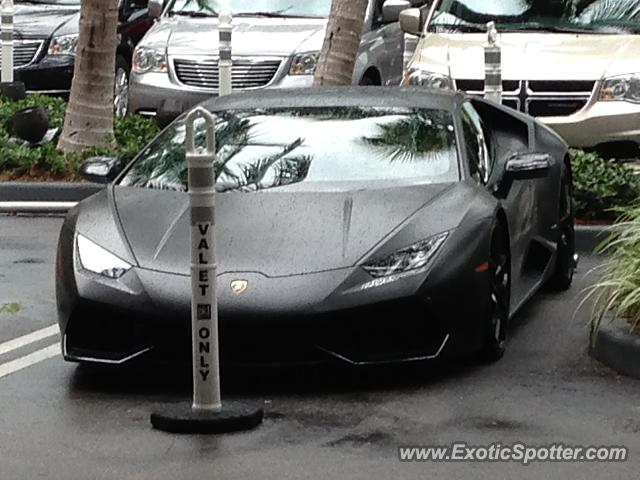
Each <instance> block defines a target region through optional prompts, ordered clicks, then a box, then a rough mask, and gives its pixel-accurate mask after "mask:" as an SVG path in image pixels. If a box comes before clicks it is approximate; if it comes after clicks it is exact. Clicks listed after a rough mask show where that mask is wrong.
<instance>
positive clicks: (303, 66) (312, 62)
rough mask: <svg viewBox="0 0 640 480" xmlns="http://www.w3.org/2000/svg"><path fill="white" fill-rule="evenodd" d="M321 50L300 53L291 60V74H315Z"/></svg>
mask: <svg viewBox="0 0 640 480" xmlns="http://www.w3.org/2000/svg"><path fill="white" fill-rule="evenodd" d="M318 58H320V52H308V53H298V54H296V55H294V57H293V60H292V61H291V68H290V69H289V75H313V74H314V73H315V72H316V67H317V66H318Z"/></svg>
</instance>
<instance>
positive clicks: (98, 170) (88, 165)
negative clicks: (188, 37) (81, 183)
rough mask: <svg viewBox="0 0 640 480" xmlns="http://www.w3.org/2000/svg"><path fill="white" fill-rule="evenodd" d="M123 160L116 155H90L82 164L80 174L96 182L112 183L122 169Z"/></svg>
mask: <svg viewBox="0 0 640 480" xmlns="http://www.w3.org/2000/svg"><path fill="white" fill-rule="evenodd" d="M122 167H123V162H122V160H121V159H120V158H115V157H89V158H87V159H86V160H85V161H84V162H82V165H81V166H80V175H82V176H83V177H84V178H85V179H86V180H88V181H90V182H94V183H110V182H111V181H113V180H114V179H115V178H116V177H117V176H118V174H119V173H120V172H121V171H122Z"/></svg>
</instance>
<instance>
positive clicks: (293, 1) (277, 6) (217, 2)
mask: <svg viewBox="0 0 640 480" xmlns="http://www.w3.org/2000/svg"><path fill="white" fill-rule="evenodd" d="M330 10H331V0H305V1H304V2H300V1H298V0H174V1H173V3H172V4H171V7H170V8H169V13H170V14H174V15H193V16H217V15H218V13H219V12H225V11H226V12H231V13H233V14H234V15H236V16H241V15H247V16H248V15H256V16H274V17H328V16H329V12H330Z"/></svg>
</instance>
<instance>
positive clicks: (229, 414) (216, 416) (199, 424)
mask: <svg viewBox="0 0 640 480" xmlns="http://www.w3.org/2000/svg"><path fill="white" fill-rule="evenodd" d="M263 418H264V412H263V410H262V409H261V408H257V407H255V406H251V405H248V404H244V403H234V402H230V403H225V404H224V405H223V407H222V410H221V411H220V412H207V411H198V410H193V409H192V408H191V405H189V404H177V405H167V406H166V407H164V408H162V409H160V410H158V411H156V412H153V413H152V414H151V425H153V428H155V429H158V430H163V431H165V432H170V433H204V434H213V433H229V432H238V431H241V430H251V429H253V428H256V427H257V426H258V425H260V424H261V423H262V419H263Z"/></svg>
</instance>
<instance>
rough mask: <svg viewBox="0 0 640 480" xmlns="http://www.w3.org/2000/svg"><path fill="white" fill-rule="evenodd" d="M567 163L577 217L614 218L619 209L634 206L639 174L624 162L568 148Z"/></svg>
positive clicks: (639, 191) (636, 198)
mask: <svg viewBox="0 0 640 480" xmlns="http://www.w3.org/2000/svg"><path fill="white" fill-rule="evenodd" d="M571 164H572V167H573V189H574V190H573V197H574V202H575V203H574V206H575V209H576V216H577V217H578V218H583V219H599V220H615V218H616V217H617V216H618V214H619V210H620V209H624V208H627V207H630V206H632V205H635V204H636V202H637V201H638V198H640V176H639V175H638V174H636V173H635V171H634V170H633V169H632V168H631V167H629V166H628V165H625V164H624V163H620V162H618V161H616V160H605V159H604V158H602V157H600V156H598V155H597V154H595V153H586V152H584V151H582V150H572V152H571Z"/></svg>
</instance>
